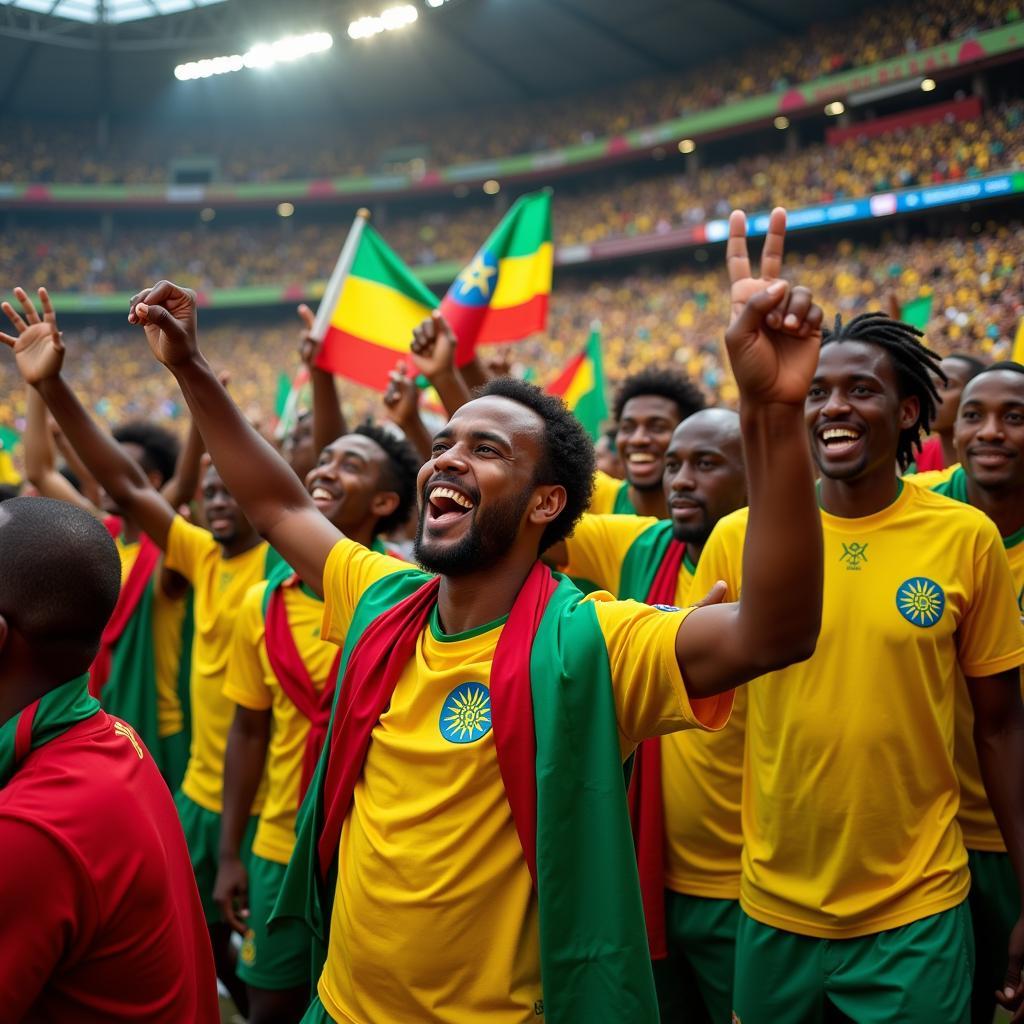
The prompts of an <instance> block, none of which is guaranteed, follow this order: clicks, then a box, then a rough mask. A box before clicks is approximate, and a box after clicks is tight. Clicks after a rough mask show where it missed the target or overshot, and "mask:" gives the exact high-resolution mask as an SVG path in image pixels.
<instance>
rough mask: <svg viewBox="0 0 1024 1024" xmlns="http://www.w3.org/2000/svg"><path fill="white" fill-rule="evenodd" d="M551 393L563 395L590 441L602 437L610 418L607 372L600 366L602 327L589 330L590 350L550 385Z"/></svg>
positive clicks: (596, 325) (586, 350)
mask: <svg viewBox="0 0 1024 1024" xmlns="http://www.w3.org/2000/svg"><path fill="white" fill-rule="evenodd" d="M548 394H551V395H560V396H561V397H562V399H563V400H564V401H565V404H566V405H567V406H569V408H570V409H572V411H573V412H574V413H576V417H577V419H579V421H580V422H581V423H582V424H583V426H584V428H585V429H586V431H587V433H588V434H589V435H590V437H591V439H592V440H594V441H596V440H597V439H598V438H599V437H600V436H601V424H602V423H603V422H604V421H605V420H606V419H607V418H608V401H607V399H606V398H605V383H604V369H603V368H602V366H601V324H600V323H599V322H598V321H596V320H595V321H594V323H593V324H591V327H590V338H589V339H588V340H587V347H586V348H585V349H584V350H583V351H582V352H581V353H580V354H579V355H578V356H575V357H574V358H573V359H572V360H570V362H569V365H568V366H566V368H565V369H564V370H563V371H562V372H561V373H560V374H559V375H558V377H557V378H555V380H554V381H552V383H550V384H549V385H548Z"/></svg>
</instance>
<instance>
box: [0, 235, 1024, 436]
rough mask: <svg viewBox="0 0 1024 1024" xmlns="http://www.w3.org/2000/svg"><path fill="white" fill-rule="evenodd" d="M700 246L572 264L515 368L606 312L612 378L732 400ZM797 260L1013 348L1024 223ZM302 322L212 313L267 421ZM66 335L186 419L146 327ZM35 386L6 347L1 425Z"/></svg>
mask: <svg viewBox="0 0 1024 1024" xmlns="http://www.w3.org/2000/svg"><path fill="white" fill-rule="evenodd" d="M701 258H703V261H704V262H703V263H701V262H699V261H700V259H701ZM697 259H698V262H697V263H696V264H690V265H688V266H685V267H679V268H676V269H672V270H664V269H661V270H659V269H654V268H649V269H646V270H643V271H639V272H636V273H633V274H630V275H628V276H622V275H621V274H617V275H614V276H613V275H605V276H599V277H591V276H567V275H560V276H559V277H558V278H557V279H556V282H555V288H554V291H553V293H552V304H551V315H550V320H549V325H548V330H547V332H546V333H545V334H544V335H543V336H537V337H535V338H533V339H531V340H529V341H527V342H525V343H523V344H520V345H517V346H514V347H512V348H511V349H510V351H509V355H510V357H511V359H512V362H513V364H514V366H515V369H516V370H517V371H518V372H520V373H522V372H525V371H526V370H527V369H529V370H531V371H532V373H533V374H534V376H535V379H537V380H538V381H539V382H540V383H546V382H547V381H549V380H551V379H553V378H554V377H555V376H556V375H557V373H558V372H559V370H560V369H561V368H562V367H563V366H564V364H565V363H566V361H567V360H568V359H569V358H570V357H571V356H572V355H574V354H575V353H576V352H577V351H578V350H579V348H580V347H581V346H582V344H583V342H584V341H585V339H586V336H587V332H588V330H589V326H590V323H591V321H592V320H594V319H598V320H600V321H601V324H602V341H603V353H604V362H605V373H606V375H607V377H608V380H609V382H610V384H611V385H614V384H615V382H617V381H618V380H621V379H622V378H623V377H624V376H626V375H627V374H629V373H632V372H634V371H635V370H637V369H639V368H640V367H642V366H645V365H648V364H650V363H658V362H674V363H676V364H678V365H681V366H683V367H684V368H685V369H686V371H687V372H688V373H689V374H690V375H691V376H692V377H693V378H694V379H695V380H696V381H698V382H699V383H700V385H701V387H702V388H703V389H704V391H705V392H706V393H707V394H708V397H709V398H710V399H712V400H715V401H723V402H726V403H728V402H730V401H732V400H733V399H734V398H735V393H734V391H733V390H732V386H731V382H730V381H729V379H728V377H727V376H726V374H725V373H724V372H723V366H722V359H721V347H720V346H721V338H722V335H723V330H724V325H725V323H726V322H727V317H728V310H727V298H728V287H727V283H726V280H725V272H724V268H723V267H722V253H721V250H720V249H715V250H706V251H699V252H698V253H697ZM791 265H792V267H793V271H792V273H791V276H792V278H793V280H794V281H799V282H800V283H802V284H805V285H808V286H809V287H810V288H811V289H812V290H813V291H814V293H815V296H816V298H817V299H818V301H819V302H821V303H822V305H823V306H824V308H825V310H826V313H827V315H829V316H832V315H834V314H835V313H840V314H842V316H843V317H844V318H848V317H851V316H853V315H855V314H856V313H858V312H862V311H864V310H866V309H877V308H882V309H887V308H889V303H890V302H891V301H892V298H893V297H895V299H896V300H897V301H899V302H901V303H906V302H909V301H911V300H913V299H917V298H920V297H924V296H931V297H932V301H931V320H930V323H929V325H928V330H927V336H928V343H929V344H930V345H931V346H932V347H933V348H935V349H937V350H939V351H940V352H943V353H946V352H950V351H967V352H975V353H979V354H984V355H985V356H987V357H988V358H990V359H998V358H1005V357H1007V356H1008V354H1009V351H1010V347H1011V344H1012V340H1013V337H1014V335H1015V332H1016V330H1017V325H1018V323H1019V322H1020V320H1021V317H1022V316H1024V224H1021V223H1020V222H1013V223H1009V224H1007V223H995V222H988V223H981V222H978V223H975V224H973V225H964V226H963V227H962V228H961V233H960V234H958V235H957V236H955V237H947V238H942V239H927V240H921V241H905V240H900V239H897V238H892V239H891V240H889V241H887V242H885V243H884V244H882V245H881V246H868V245H855V244H853V243H852V242H849V241H842V242H839V243H834V244H830V245H827V246H825V245H823V246H821V247H820V248H818V249H816V250H812V251H810V252H807V253H803V254H795V255H794V257H793V259H792V260H791ZM705 267H706V269H705ZM59 312H60V311H59V309H58V314H59ZM298 328H299V322H298V320H297V319H296V318H294V317H289V316H287V315H286V314H284V313H275V314H273V315H271V314H269V313H268V314H267V315H266V316H265V317H263V318H261V319H260V321H259V322H258V325H257V326H253V325H252V324H251V323H250V324H246V323H243V322H239V323H236V324H233V325H230V326H216V327H209V326H206V325H204V324H202V322H201V323H200V330H201V334H202V338H203V349H204V351H205V352H207V353H208V355H209V357H210V359H211V362H212V363H213V364H214V366H215V368H217V369H218V370H228V371H234V373H233V378H232V383H231V390H232V392H233V393H234V395H235V397H236V399H237V400H238V402H239V404H240V405H241V406H242V408H243V409H244V410H245V411H246V412H247V414H248V415H249V416H250V417H251V418H252V419H253V420H254V421H257V422H260V423H262V424H263V425H265V426H267V427H270V426H271V424H272V422H273V419H274V412H275V401H276V396H277V395H278V392H279V379H280V377H281V375H282V374H284V375H292V374H293V373H294V372H295V371H296V369H297V367H298V365H299V364H298V356H297V339H298ZM65 340H66V343H67V345H68V348H69V355H68V358H67V361H66V372H67V373H68V375H69V379H70V380H71V381H72V383H73V384H74V386H75V388H76V390H77V391H78V392H79V394H81V395H82V396H83V398H84V399H85V400H86V401H87V402H88V404H89V405H90V406H91V408H93V409H94V410H95V412H96V413H97V414H98V415H99V416H100V417H101V418H103V419H105V420H106V421H108V422H110V423H117V422H120V421H123V420H125V419H128V418H134V417H138V416H155V417H157V418H159V419H165V420H171V421H174V420H178V422H179V423H180V422H181V418H182V412H183V405H182V402H181V399H180V396H179V395H178V394H177V393H176V391H175V388H174V386H173V383H172V381H171V379H170V378H169V376H168V375H167V374H166V373H165V372H164V371H163V370H162V369H161V367H159V366H158V365H157V364H156V363H155V361H154V360H153V358H152V357H151V355H150V353H149V351H148V349H147V347H146V343H145V340H144V338H143V336H142V334H141V332H139V331H132V330H121V329H117V330H100V329H96V328H91V327H90V328H85V329H80V328H77V327H75V328H74V329H71V328H70V327H68V326H67V325H65ZM113 380H116V381H117V387H116V388H115V387H111V381H113ZM23 390H24V389H23V386H22V384H21V381H20V379H19V378H18V377H17V374H16V372H15V371H14V368H13V362H12V360H11V359H10V358H4V359H0V424H10V425H13V426H15V427H20V423H21V417H22V415H23ZM342 392H343V397H344V401H345V404H346V406H347V411H348V413H349V415H350V416H351V417H352V418H353V419H359V418H360V417H362V416H364V415H366V414H369V413H374V414H378V415H379V414H380V412H381V407H380V396H379V395H375V394H372V393H370V392H367V391H365V390H363V389H361V388H358V387H356V386H354V385H349V384H347V383H345V382H343V383H342Z"/></svg>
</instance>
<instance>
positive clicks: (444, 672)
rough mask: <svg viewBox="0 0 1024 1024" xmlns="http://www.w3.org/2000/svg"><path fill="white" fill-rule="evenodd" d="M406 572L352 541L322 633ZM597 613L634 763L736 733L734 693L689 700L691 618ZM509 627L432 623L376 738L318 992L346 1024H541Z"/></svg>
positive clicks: (356, 802)
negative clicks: (497, 663)
mask: <svg viewBox="0 0 1024 1024" xmlns="http://www.w3.org/2000/svg"><path fill="white" fill-rule="evenodd" d="M407 568H408V566H406V565H404V564H403V563H401V562H398V561H396V560H394V559H390V558H387V557H386V556H382V555H378V554H375V553H373V552H371V551H368V550H366V549H365V548H363V547H361V546H360V545H358V544H356V543H354V542H352V541H346V540H343V541H340V542H339V543H338V545H337V546H336V547H335V548H334V550H333V551H332V552H331V555H330V557H329V558H328V561H327V566H326V569H325V572H324V588H325V589H324V593H325V595H326V607H325V610H324V635H325V636H326V637H328V638H329V639H331V640H333V641H335V642H336V643H340V642H342V641H343V640H344V637H345V634H346V632H347V630H348V626H349V623H350V621H351V618H352V614H353V611H354V609H355V606H356V604H357V603H358V600H359V598H360V596H361V595H362V594H363V592H364V591H365V590H366V589H367V588H368V587H369V586H370V585H371V584H373V583H374V582H376V581H377V580H378V579H380V578H382V577H383V576H384V575H386V574H388V573H390V572H394V571H396V570H398V569H407ZM587 600H593V601H594V602H595V604H596V611H597V615H598V621H599V622H600V626H601V630H602V632H603V634H604V636H605V641H606V643H607V647H608V654H609V664H610V667H611V676H612V679H613V681H614V686H615V694H614V699H615V705H616V715H617V719H618V723H619V730H620V740H621V743H622V746H623V750H624V751H628V750H629V749H631V748H632V747H633V746H634V745H635V744H636V743H637V742H639V741H640V740H641V739H644V738H646V737H648V736H651V735H654V734H657V733H661V732H667V731H669V730H672V729H680V728H685V727H687V726H696V725H702V724H703V725H704V727H707V728H720V727H721V726H722V725H724V724H725V721H726V719H727V718H728V715H729V708H730V705H731V696H730V695H729V694H725V695H722V696H721V697H719V698H715V699H714V700H712V701H708V702H706V703H705V702H700V706H699V707H691V704H690V701H689V700H688V699H687V696H686V690H685V686H684V683H683V679H682V676H681V673H680V671H679V667H678V664H677V662H676V657H675V635H676V632H677V631H678V628H679V624H680V623H681V622H682V620H683V619H684V618H685V617H686V614H687V612H686V611H680V612H672V613H667V612H663V611H658V610H656V609H653V608H648V607H647V606H646V605H641V604H637V603H636V602H616V601H612V599H611V598H610V597H609V595H607V594H594V595H590V596H589V597H588V598H587ZM503 625H504V622H503V620H499V621H498V622H495V623H492V624H490V625H488V626H484V627H481V628H480V629H477V630H473V631H470V632H468V633H464V634H461V635H458V636H444V635H443V634H441V633H440V631H439V627H438V624H437V620H436V616H435V617H434V619H433V621H432V624H431V626H430V627H428V628H427V629H425V630H424V632H423V634H422V635H421V637H420V639H419V642H418V645H417V650H416V657H415V659H413V660H410V662H409V665H408V666H407V668H406V669H405V671H404V672H403V674H402V676H401V677H400V678H399V680H398V684H397V686H396V688H395V692H394V695H393V697H392V699H391V703H390V704H389V706H388V709H387V711H386V712H385V713H384V715H383V716H382V717H381V719H380V721H379V723H378V724H377V725H376V727H375V728H374V730H373V734H372V739H371V743H370V746H369V751H368V753H367V758H366V763H365V765H364V768H363V774H362V777H361V778H360V780H359V782H358V783H357V785H356V788H355V793H354V797H353V803H352V808H351V810H350V811H349V815H348V818H347V819H346V821H345V826H344V829H343V831H342V837H341V845H340V848H339V853H338V857H339V862H338V883H337V892H336V895H335V900H334V910H333V914H332V918H331V929H330V948H329V950H328V956H327V963H326V965H325V967H324V971H323V974H322V975H321V977H320V981H319V985H318V991H319V994H320V998H321V1000H322V1001H323V1003H324V1005H325V1006H326V1007H327V1010H328V1012H329V1013H330V1014H331V1016H332V1017H333V1018H334V1019H335V1020H339V1021H355V1022H358V1024H383V1022H385V1021H410V1022H411V1021H428V1020H429V1021H434V1022H447V1024H474V1022H479V1024H513V1022H514V1024H526V1022H539V1021H543V1016H542V1014H543V1011H542V1010H540V1012H538V1011H537V1009H535V1007H539V1004H540V1002H541V1001H542V1000H543V994H542V992H541V981H540V949H539V933H538V918H537V901H536V898H535V895H534V892H533V888H532V885H531V881H530V875H529V871H528V870H527V867H526V861H525V860H524V859H523V853H522V848H521V846H520V843H519V838H518V835H517V833H516V830H515V826H514V824H513V821H512V815H511V812H510V810H509V806H508V799H507V797H506V794H505V788H504V785H503V784H502V781H501V775H500V771H499V768H498V761H497V755H496V754H495V750H494V734H493V732H492V730H491V728H490V718H489V694H488V684H489V681H490V666H491V660H492V658H493V655H494V649H495V645H496V643H497V641H498V638H499V636H500V635H501V630H502V627H503ZM695 704H696V702H695ZM698 714H699V715H700V716H701V717H700V719H699V720H698V718H697V715H698Z"/></svg>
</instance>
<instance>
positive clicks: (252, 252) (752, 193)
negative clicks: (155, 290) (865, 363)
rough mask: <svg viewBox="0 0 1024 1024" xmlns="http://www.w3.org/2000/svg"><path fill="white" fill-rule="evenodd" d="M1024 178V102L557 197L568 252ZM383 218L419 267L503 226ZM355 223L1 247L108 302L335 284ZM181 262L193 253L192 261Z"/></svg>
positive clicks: (9, 265) (13, 241)
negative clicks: (780, 212)
mask: <svg viewBox="0 0 1024 1024" xmlns="http://www.w3.org/2000/svg"><path fill="white" fill-rule="evenodd" d="M1021 168H1024V103H1021V102H1014V103H1010V104H1005V105H1002V106H1000V107H998V108H995V109H993V110H990V111H987V112H986V113H985V114H984V115H983V116H982V117H981V118H980V119H978V120H976V121H966V122H954V121H950V122H948V123H939V124H931V125H925V126H918V127H914V128H909V129H905V130H901V131H896V132H893V133H891V134H888V135H885V136H879V137H877V138H872V139H851V140H849V141H847V142H844V143H842V144H840V145H836V146H827V145H817V146H809V147H807V148H805V149H802V150H800V151H798V152H795V153H791V154H787V155H781V154H777V153H776V154H761V155H758V156H751V157H746V158H744V159H741V160H738V161H736V162H735V163H730V164H726V165H724V166H716V167H707V168H705V169H702V170H700V171H698V172H696V173H690V174H687V173H671V172H670V173H664V174H660V175H657V176H656V177H652V178H647V179H640V180H637V179H636V178H635V177H634V178H631V179H625V180H623V181H619V180H617V179H615V178H611V179H609V178H607V177H606V178H604V179H603V180H601V181H599V182H596V183H592V184H588V185H587V186H585V187H580V188H576V189H571V190H570V189H566V190H558V191H557V192H556V196H555V204H554V233H555V242H556V244H558V245H575V244H580V243H594V242H597V241H600V240H602V239H608V238H615V237H622V236H633V235H645V234H650V233H659V232H665V231H670V230H673V229H675V228H679V227H686V226H689V225H696V224H700V223H703V222H704V221H706V220H708V219H711V218H717V217H725V216H727V215H728V212H729V210H731V209H734V208H740V209H746V210H751V211H753V210H763V209H767V208H769V207H770V206H771V205H772V204H775V203H781V204H782V205H785V206H788V207H789V208H791V209H795V208H798V207H801V206H806V205H809V204H812V203H818V202H827V201H831V200H834V199H841V198H850V197H854V196H863V195H868V194H870V193H873V192H878V191H884V190H887V189H892V188H904V187H908V186H912V185H924V184H933V183H937V182H942V181H950V180H956V179H960V178H969V177H973V176H977V175H983V174H986V173H990V172H992V171H995V170H1004V169H1021ZM389 212H390V214H391V215H390V216H387V217H385V218H382V219H379V220H378V222H377V223H378V227H379V228H380V229H381V231H382V232H383V233H384V235H385V237H386V238H387V239H388V241H389V242H390V244H391V245H392V246H393V247H394V248H395V249H396V250H397V251H398V252H399V254H400V255H401V256H402V257H403V258H404V259H405V260H406V261H407V262H408V263H410V264H411V265H414V266H415V265H427V264H432V263H436V262H439V261H448V260H454V261H460V262H465V261H467V260H468V259H469V258H470V257H471V256H472V254H473V252H474V251H475V250H476V249H477V247H478V246H479V245H480V244H481V243H482V242H483V241H484V239H485V238H486V237H487V234H488V233H489V231H490V229H491V228H492V227H493V225H494V223H495V222H496V221H497V219H498V213H497V212H496V210H495V209H494V208H493V207H492V206H467V207H465V208H462V209H459V208H457V207H456V208H454V209H452V208H449V209H447V210H434V211H430V212H425V213H421V214H415V215H402V214H401V213H400V212H399V211H397V210H391V211H389ZM346 228H347V224H346V223H333V224H325V225H311V224H305V225H303V224H300V223H295V222H290V221H280V222H279V223H276V224H273V225H269V226H265V227H256V226H247V227H227V226H225V227H218V226H216V222H214V223H213V224H210V225H202V226H200V227H197V228H195V229H182V230H169V229H166V228H165V229H162V230H153V229H147V228H122V227H120V226H118V227H115V229H114V232H113V234H112V235H111V236H110V237H109V239H104V237H103V236H102V235H101V233H100V231H99V230H98V229H97V230H94V231H88V230H83V229H82V228H80V227H74V228H64V229H49V228H46V229H35V228H33V229H29V228H24V227H23V228H14V229H11V230H8V231H6V232H5V235H4V245H3V247H2V248H0V280H2V281H13V280H14V279H15V277H17V278H18V279H19V280H21V281H23V282H24V283H26V284H32V283H34V282H39V283H45V284H47V286H48V287H50V288H51V289H52V290H53V291H60V292H62V291H82V292H88V293H93V294H102V293H108V292H113V291H119V290H130V289H134V288H136V287H138V285H139V282H140V281H146V280H157V279H159V278H160V277H164V276H174V277H175V279H176V280H178V281H180V282H181V283H182V284H184V285H187V286H188V287H191V288H195V289H197V290H209V289H216V288H236V287H243V286H247V285H279V286H284V285H289V284H295V283H301V282H308V281H312V280H322V279H324V278H326V277H327V275H328V274H329V272H330V269H331V267H332V266H333V264H334V260H335V258H336V257H337V253H338V250H339V249H340V246H341V242H342V240H343V238H344V234H345V231H346ZM182 254H185V255H184V257H183V256H182Z"/></svg>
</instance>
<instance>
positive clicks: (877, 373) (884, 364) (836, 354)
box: [804, 341, 919, 480]
mask: <svg viewBox="0 0 1024 1024" xmlns="http://www.w3.org/2000/svg"><path fill="white" fill-rule="evenodd" d="M918 408H919V407H918V401H917V399H916V398H915V397H907V398H903V399H901V398H900V397H899V380H898V379H897V376H896V371H895V368H894V367H893V364H892V360H891V359H890V357H889V355H888V354H887V353H886V351H885V350H884V349H882V348H880V347H879V346H877V345H872V344H869V343H867V342H861V341H836V342H832V343H831V344H828V345H825V346H824V347H823V348H822V350H821V356H820V357H819V359H818V369H817V372H816V373H815V375H814V380H813V381H812V383H811V387H810V390H809V391H808V392H807V399H806V401H805V403H804V415H805V418H806V420H807V427H808V430H809V431H810V436H811V452H812V454H813V455H814V461H815V462H816V463H817V465H818V468H819V469H820V470H821V473H822V475H823V476H826V477H829V478H830V479H832V480H854V479H857V478H858V477H861V476H863V475H864V474H865V473H867V472H869V471H871V470H875V469H879V468H880V467H883V466H888V467H893V466H895V464H896V450H897V446H898V444H899V440H900V434H901V432H902V431H903V430H907V429H909V428H910V427H912V426H913V425H914V423H915V422H916V420H917V415H918Z"/></svg>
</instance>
